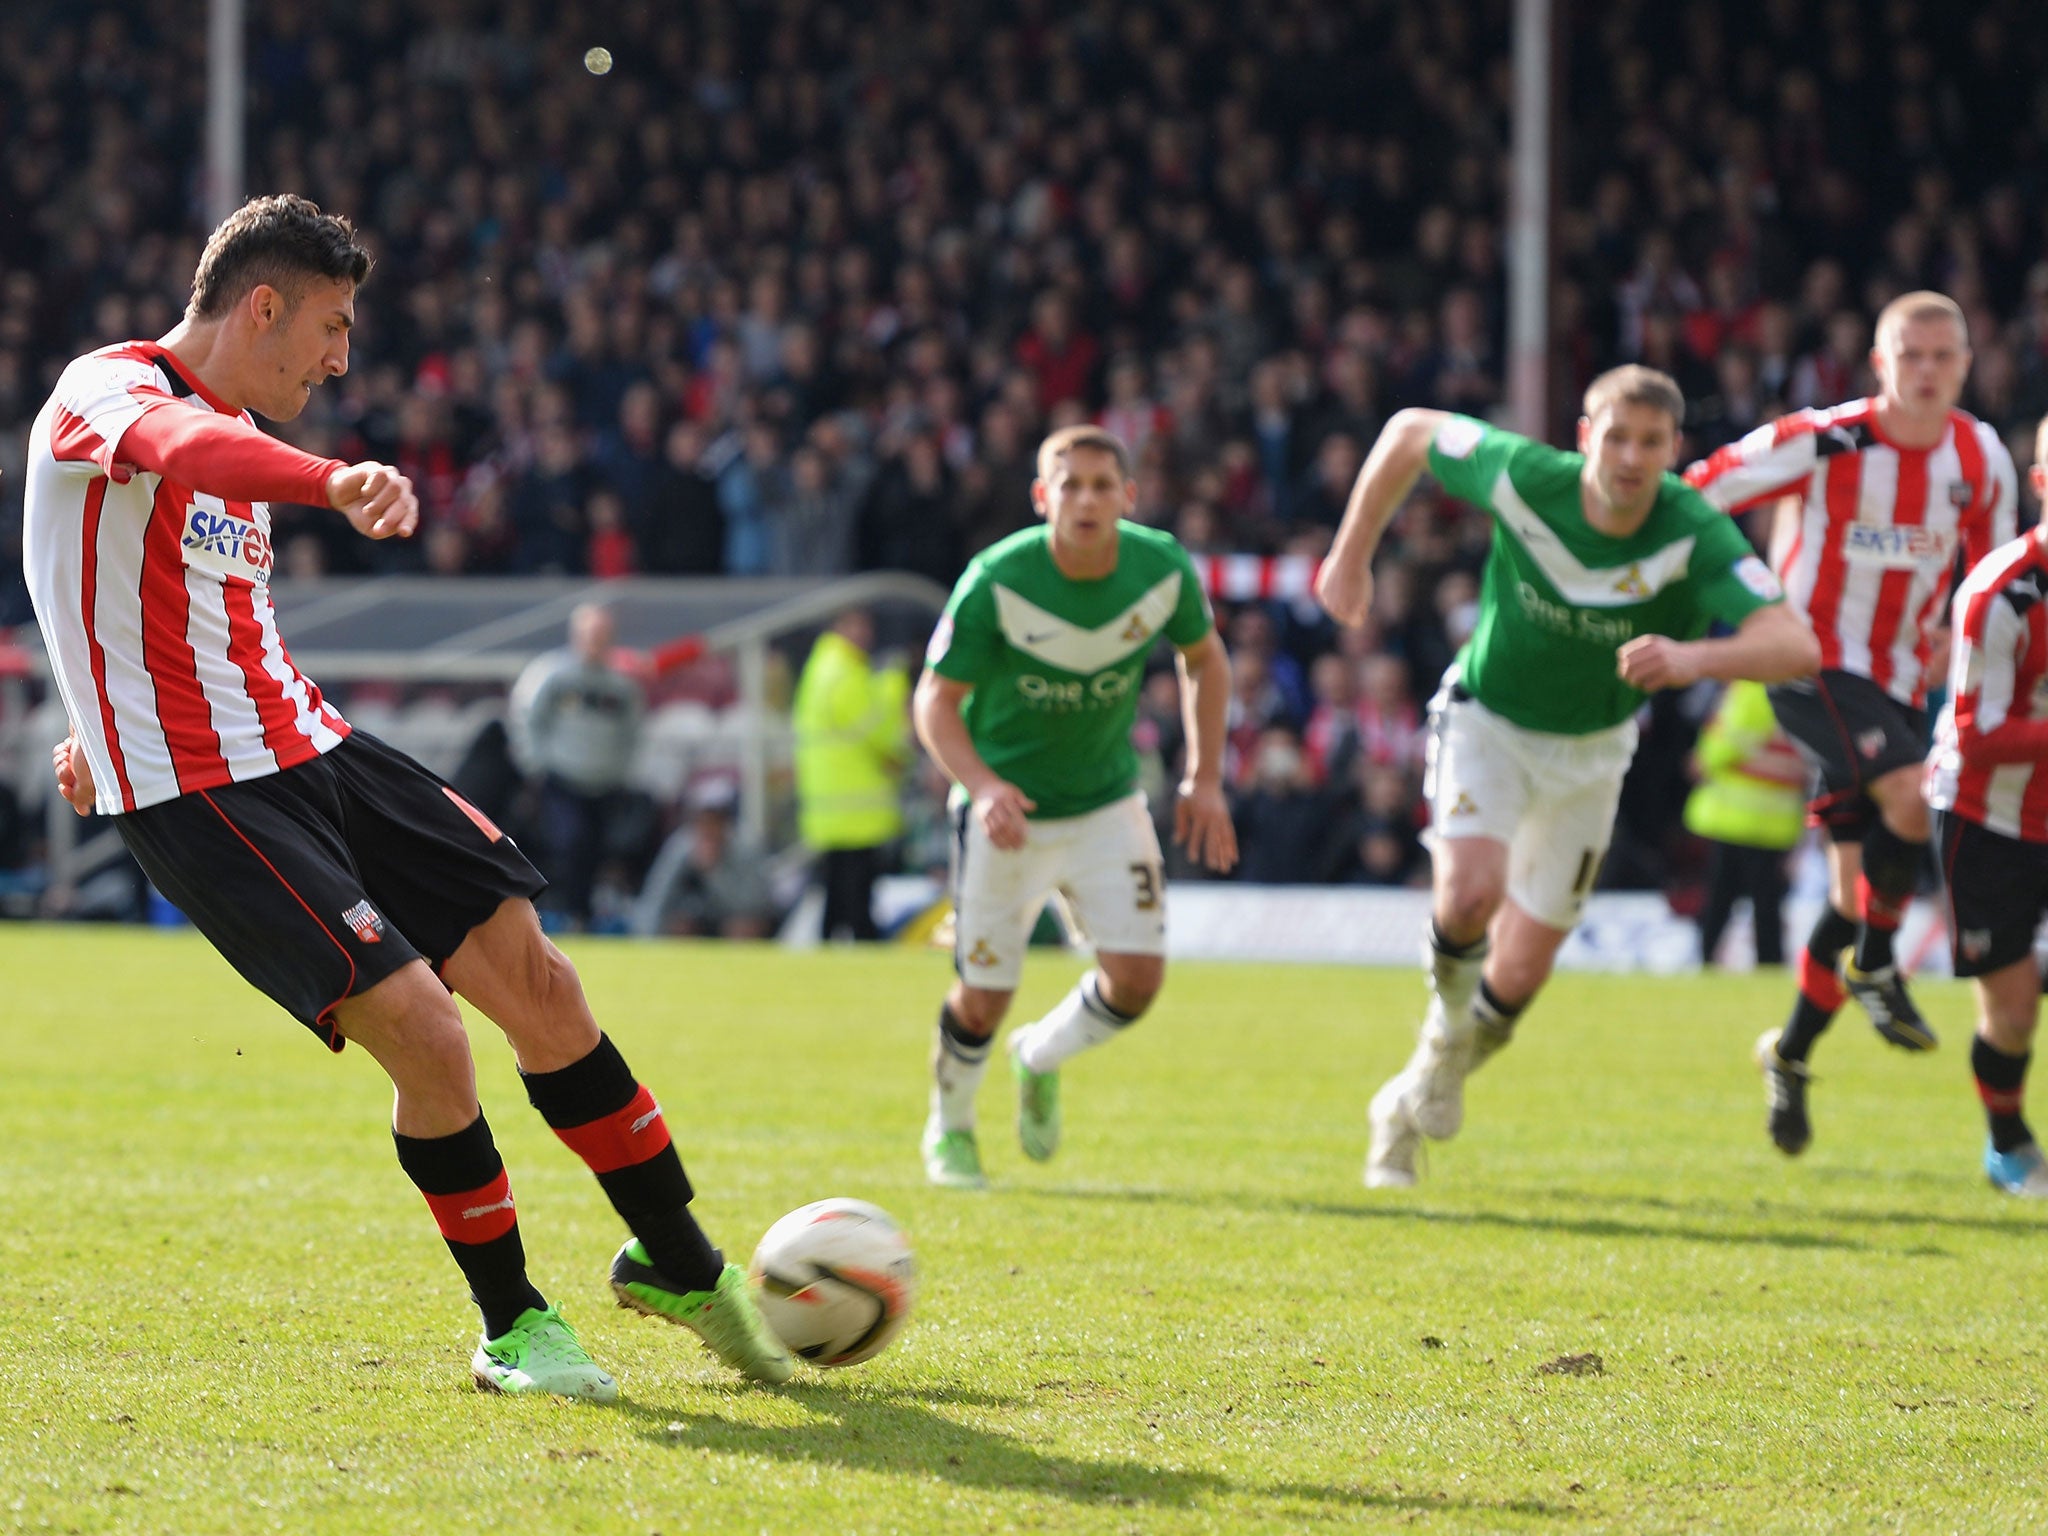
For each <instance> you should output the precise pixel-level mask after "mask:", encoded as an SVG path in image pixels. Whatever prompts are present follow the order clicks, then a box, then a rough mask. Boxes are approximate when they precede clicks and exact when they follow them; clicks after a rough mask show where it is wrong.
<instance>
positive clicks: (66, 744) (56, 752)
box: [50, 731, 94, 816]
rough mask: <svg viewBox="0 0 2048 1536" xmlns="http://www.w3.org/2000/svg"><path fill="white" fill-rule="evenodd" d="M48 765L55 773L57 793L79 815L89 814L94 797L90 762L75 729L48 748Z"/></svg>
mask: <svg viewBox="0 0 2048 1536" xmlns="http://www.w3.org/2000/svg"><path fill="white" fill-rule="evenodd" d="M50 767H51V768H52V769H54V770H55V771H56V774H57V793H58V794H60V795H62V796H63V797H64V798H65V799H66V800H67V801H69V802H70V805H71V809H73V810H74V811H76V812H78V814H79V815H81V816H90V815H91V814H92V808H93V799H94V795H93V787H92V764H90V763H88V762H87V761H86V760H85V752H84V750H83V749H82V748H81V747H80V746H79V745H78V733H77V732H76V731H73V732H72V733H71V734H70V735H69V736H66V737H65V738H64V739H63V740H62V741H60V742H58V743H57V745H56V746H54V747H52V748H50Z"/></svg>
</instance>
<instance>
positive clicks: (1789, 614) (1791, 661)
mask: <svg viewBox="0 0 2048 1536" xmlns="http://www.w3.org/2000/svg"><path fill="white" fill-rule="evenodd" d="M1615 657H1616V670H1617V671H1619V672H1620V674H1621V680H1622V681H1623V682H1625V683H1627V684H1629V685H1630V686H1632V687H1636V688H1641V689H1643V690H1644V691H1646V692H1655V691H1656V690H1657V689H1659V688H1688V687H1690V686H1691V685H1692V684H1694V683H1696V682H1698V681H1699V680H1700V679H1701V678H1703V677H1712V678H1718V679H1720V680H1721V681H1722V682H1730V681H1733V680H1734V679H1735V678H1738V677H1742V678H1748V679H1749V680H1750V681H1751V682H1757V683H1785V682H1790V681H1791V680H1792V679H1793V678H1795V677H1810V676H1812V675H1813V674H1814V673H1815V672H1817V671H1819V670H1820V642H1819V641H1818V640H1816V639H1814V638H1813V631H1812V630H1810V629H1808V628H1807V627H1806V621H1805V620H1804V619H1802V618H1800V617H1799V615H1798V614H1796V613H1794V612H1793V611H1792V610H1791V609H1790V608H1788V607H1786V606H1785V605H1784V604H1783V603H1772V604H1770V605H1769V606H1768V607H1764V608H1758V609H1756V610H1755V611H1754V612H1752V613H1751V614H1750V615H1749V616H1748V617H1747V618H1745V619H1744V620H1743V621H1742V624H1741V626H1740V627H1739V628H1738V629H1737V630H1736V631H1735V633H1734V634H1732V635H1727V636H1724V637H1723V638H1721V639H1718V640H1674V639H1672V638H1671V637H1670V636H1669V635H1638V636H1637V637H1636V638H1635V639H1633V640H1631V641H1629V643H1628V644H1627V645H1624V646H1623V647H1622V648H1621V649H1620V650H1619V651H1617V652H1616V653H1615Z"/></svg>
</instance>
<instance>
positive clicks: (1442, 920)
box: [1436, 880, 1505, 943]
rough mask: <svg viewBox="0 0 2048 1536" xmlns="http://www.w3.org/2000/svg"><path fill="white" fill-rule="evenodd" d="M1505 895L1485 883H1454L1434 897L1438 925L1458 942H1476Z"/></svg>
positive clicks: (1483, 933) (1494, 886) (1483, 934)
mask: <svg viewBox="0 0 2048 1536" xmlns="http://www.w3.org/2000/svg"><path fill="white" fill-rule="evenodd" d="M1504 894H1505V893H1504V892H1503V891H1502V890H1501V888H1500V887H1499V886H1498V885H1495V884H1494V883H1493V882H1491V881H1488V880H1454V881H1453V882H1451V883H1450V884H1449V885H1447V886H1446V887H1445V888H1444V890H1443V891H1442V892H1441V893H1440V894H1439V895H1438V897H1437V902H1436V920H1437V923H1438V924H1439V925H1440V926H1441V927H1442V928H1443V930H1444V933H1445V934H1446V935H1447V936H1448V937H1450V938H1452V939H1455V940H1457V941H1458V942H1460V943H1473V942H1476V941H1477V940H1478V939H1480V938H1482V937H1484V936H1485V933H1486V928H1487V924H1489V923H1491V922H1492V921H1493V914H1494V913H1496V912H1498V911H1499V910H1500V903H1501V897H1502V896H1503V895H1504Z"/></svg>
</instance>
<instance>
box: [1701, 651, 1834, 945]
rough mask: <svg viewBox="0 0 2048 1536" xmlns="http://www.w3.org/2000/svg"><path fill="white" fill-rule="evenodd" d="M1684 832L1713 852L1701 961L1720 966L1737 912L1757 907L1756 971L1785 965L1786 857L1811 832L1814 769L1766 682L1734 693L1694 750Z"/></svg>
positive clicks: (1733, 687)
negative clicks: (1742, 905)
mask: <svg viewBox="0 0 2048 1536" xmlns="http://www.w3.org/2000/svg"><path fill="white" fill-rule="evenodd" d="M1693 768H1694V770H1695V772H1696V773H1697V775H1698V777H1699V783H1698V785H1697V786H1696V787H1695V788H1694V789H1693V791H1692V793H1691V794H1690V795H1688V796H1687V797H1686V801H1685V827H1686V830H1687V831H1688V832H1691V833H1693V834H1694V835H1695V836H1697V837H1703V838H1705V839H1706V840H1707V845H1708V850H1709V853H1708V864H1707V899H1706V904H1705V905H1704V906H1703V907H1702V908H1701V909H1700V962H1701V964H1703V965H1706V966H1708V967H1712V966H1713V965H1714V964H1716V960H1715V955H1716V952H1717V951H1718V950H1719V949H1720V947H1721V935H1722V933H1723V932H1724V931H1725V930H1726V929H1727V926H1728V919H1729V918H1730V917H1731V916H1732V915H1733V914H1734V911H1735V904H1736V902H1738V901H1740V900H1741V899H1743V898H1744V897H1747V898H1749V904H1750V919H1751V921H1752V922H1753V923H1754V924H1755V926H1756V963H1757V964H1758V965H1783V964H1784V963H1785V924H1784V918H1783V917H1782V915H1781V913H1782V909H1783V905H1784V899H1785V858H1786V855H1787V854H1789V853H1790V852H1791V850H1792V849H1793V847H1794V846H1795V845H1797V843H1798V842H1799V839H1800V838H1801V837H1802V836H1803V835H1804V834H1805V831H1806V788H1807V778H1808V773H1807V767H1806V763H1805V762H1804V760H1803V759H1802V758H1801V757H1800V755H1799V752H1798V750H1797V749H1796V748H1795V747H1794V746H1793V745H1792V742H1791V739H1790V738H1789V737H1787V736H1786V734H1785V733H1784V732H1783V731H1782V730H1780V729H1779V728H1778V721H1777V718H1776V717H1775V716H1774V715H1773V714H1772V713H1771V701H1770V700H1769V699H1768V698H1767V697H1766V696H1765V692H1764V686H1763V684H1761V683H1749V682H1736V683H1730V684H1729V685H1728V689H1727V691H1726V692H1725V693H1724V694H1722V696H1721V702H1720V705H1719V707H1718V708H1716V709H1715V711H1714V713H1713V715H1712V716H1711V717H1710V718H1709V719H1708V721H1707V724H1706V726H1705V728H1704V729H1702V730H1701V732H1700V738H1699V745H1698V746H1697V747H1696V748H1695V749H1694V751H1693Z"/></svg>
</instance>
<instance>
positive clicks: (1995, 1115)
mask: <svg viewBox="0 0 2048 1536" xmlns="http://www.w3.org/2000/svg"><path fill="white" fill-rule="evenodd" d="M2032 1059H2033V1057H2032V1055H2031V1054H2030V1053H2022V1054H2021V1055H2018V1056H2008V1055H2007V1054H2006V1053H2005V1052H2004V1051H2001V1050H2000V1049H1999V1048H1998V1047H1997V1046H1995V1045H1993V1044H1992V1043H1991V1042H1990V1041H1989V1040H1986V1039H1985V1038H1984V1037H1983V1036H1982V1035H1979V1036H1977V1037H1976V1038H1975V1039H1974V1040H1972V1041H1971V1042H1970V1070H1971V1071H1972V1072H1974V1073H1975V1074H1976V1076H1977V1097H1978V1098H1980V1099H1982V1100H1983V1101H1984V1116H1985V1118H1986V1119H1987V1120H1988V1121H1990V1123H1991V1145H1992V1147H1993V1148H1994V1149H1995V1150H1997V1151H2000V1152H2010V1151H2012V1150H2013V1149H2014V1148H2015V1147H2024V1146H2025V1145H2026V1144H2027V1143H2028V1142H2030V1141H2032V1140H2033V1139H2034V1133H2033V1132H2032V1131H2030V1130H2028V1129H2027V1119H2026V1115H2025V1114H2024V1113H2023V1106H2024V1103H2025V1100H2026V1092H2027V1063H2028V1062H2029V1061H2031V1060H2032Z"/></svg>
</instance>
